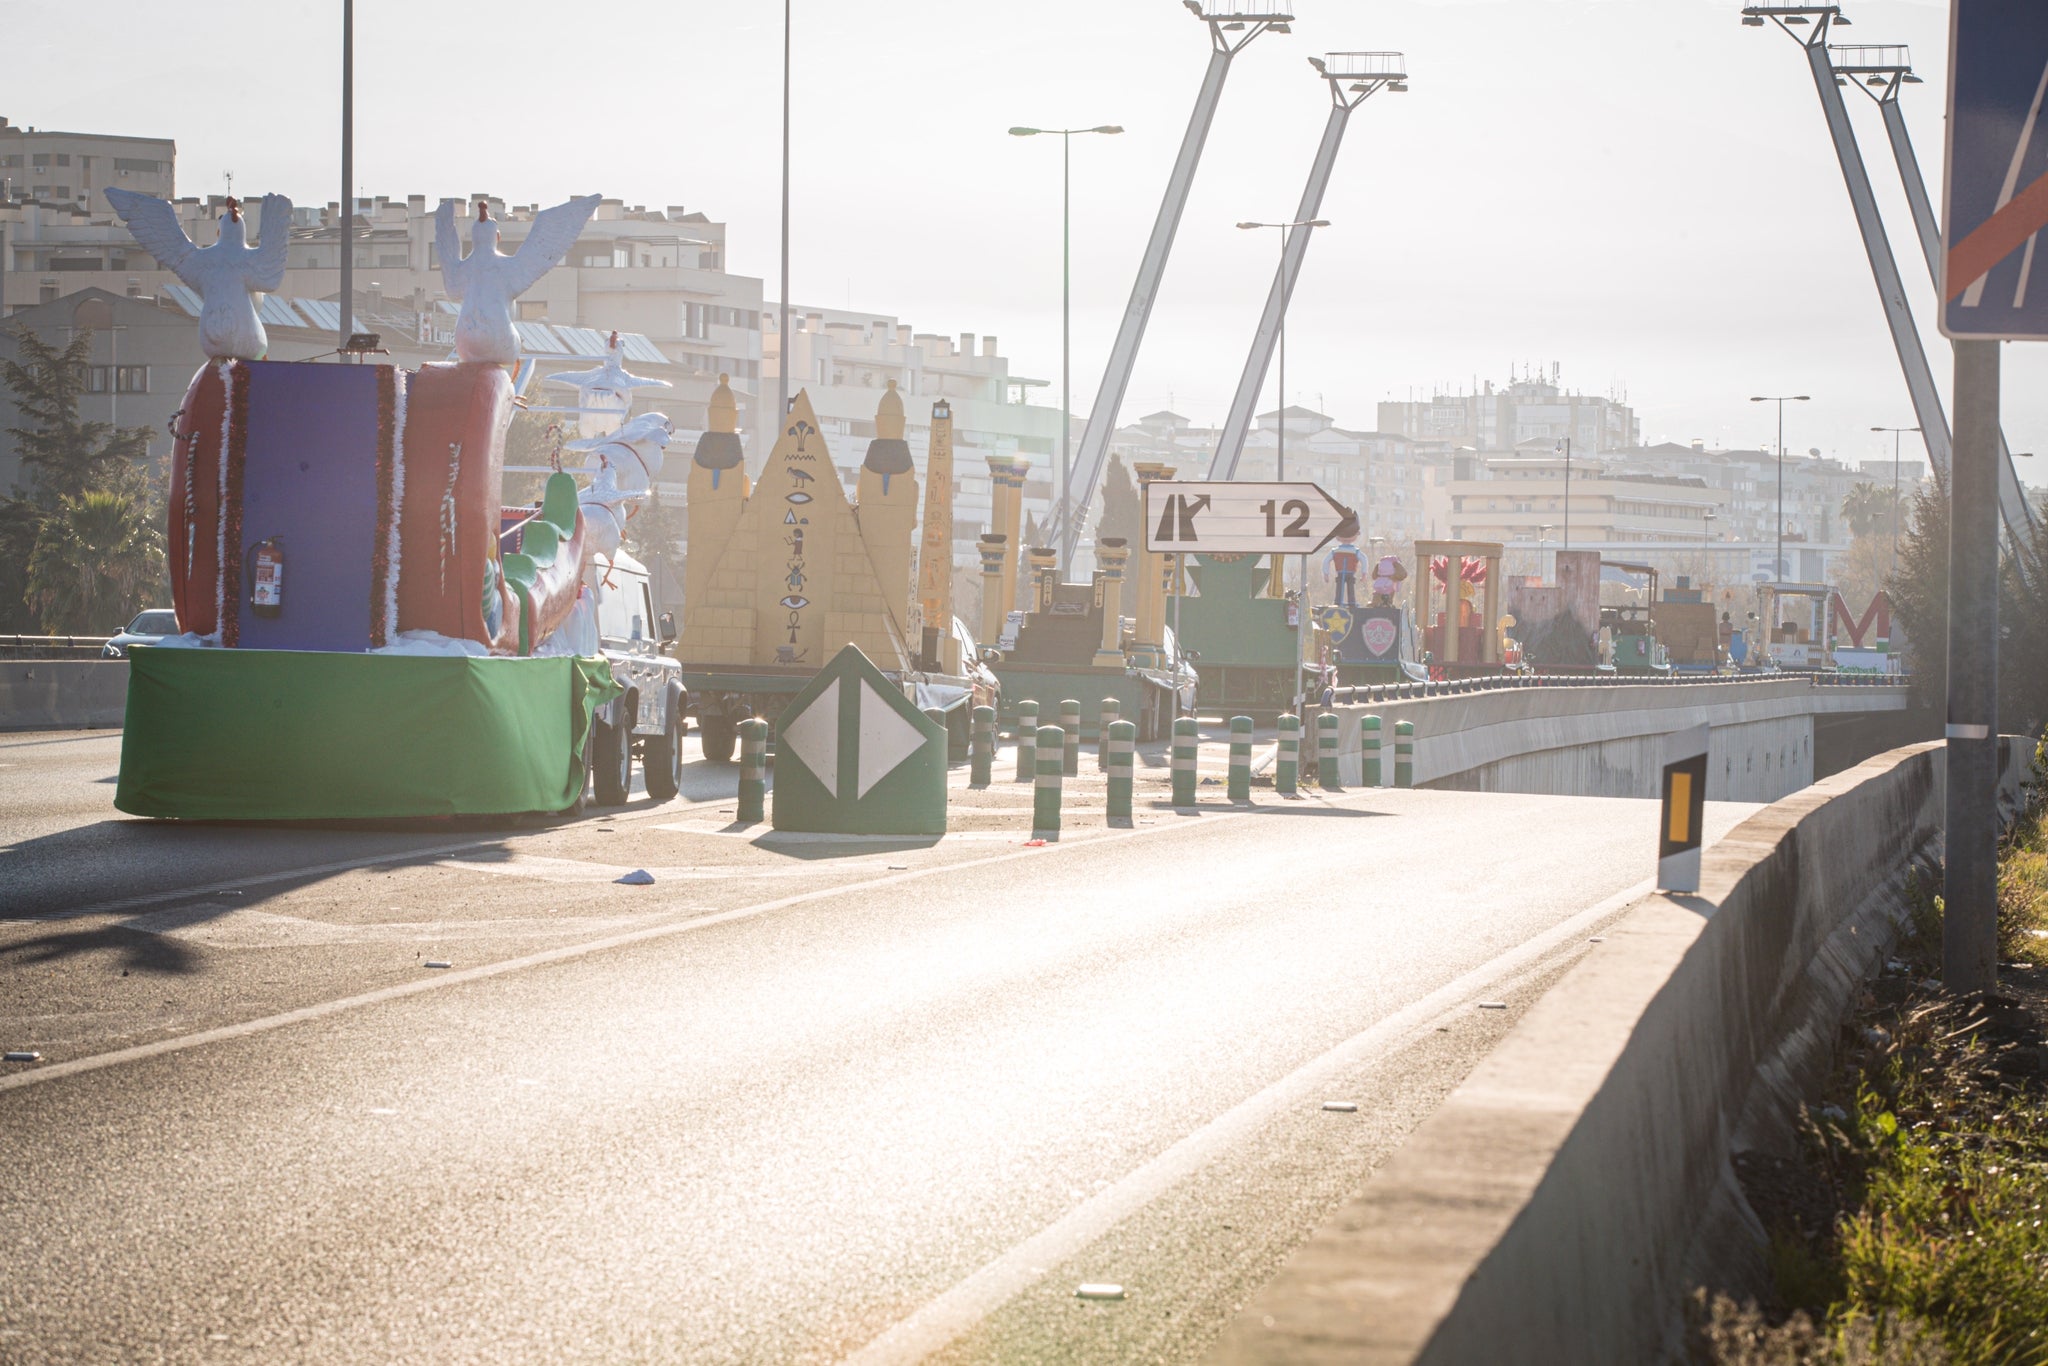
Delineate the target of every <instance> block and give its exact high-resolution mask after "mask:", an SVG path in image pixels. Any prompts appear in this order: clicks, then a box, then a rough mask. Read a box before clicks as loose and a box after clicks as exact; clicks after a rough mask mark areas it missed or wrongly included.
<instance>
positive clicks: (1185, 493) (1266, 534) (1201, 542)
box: [1145, 481, 1353, 555]
mask: <svg viewBox="0 0 2048 1366" xmlns="http://www.w3.org/2000/svg"><path fill="white" fill-rule="evenodd" d="M1352 515H1353V513H1352V511H1351V509H1350V508H1347V507H1345V506H1344V505H1343V504H1342V503H1340V502H1338V501H1337V500H1336V499H1335V498H1332V497H1331V496H1330V495H1329V494H1327V493H1325V492H1323V490H1322V489H1321V488H1320V487H1318V486H1317V485H1315V484H1307V483H1302V484H1240V483H1235V482H1230V481H1218V482H1212V483H1171V482H1165V481H1161V482H1158V483H1152V484H1147V485H1145V549H1147V550H1164V551H1188V550H1208V551H1214V552H1216V553H1218V554H1225V555H1306V554H1309V553H1310V552H1312V551H1315V550H1319V549H1321V548H1322V547H1323V546H1324V545H1325V544H1326V543H1328V542H1329V541H1330V540H1331V539H1332V538H1333V537H1335V536H1336V534H1337V528H1338V527H1340V526H1342V525H1343V524H1344V521H1345V519H1346V518H1348V517H1350V516H1352Z"/></svg>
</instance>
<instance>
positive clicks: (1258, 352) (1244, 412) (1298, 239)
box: [1209, 52, 1408, 479]
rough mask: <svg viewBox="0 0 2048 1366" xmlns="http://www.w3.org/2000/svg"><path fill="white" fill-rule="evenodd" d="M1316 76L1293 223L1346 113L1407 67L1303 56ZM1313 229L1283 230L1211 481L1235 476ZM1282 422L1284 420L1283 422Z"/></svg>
mask: <svg viewBox="0 0 2048 1366" xmlns="http://www.w3.org/2000/svg"><path fill="white" fill-rule="evenodd" d="M1308 63H1309V65H1310V66H1312V67H1314V68H1315V71H1316V74H1317V75H1318V76H1319V77H1321V78H1322V80H1323V82H1324V83H1325V84H1326V85H1328V86H1329V88H1330V117H1329V119H1328V120H1327V121H1326V122H1325V123H1324V124H1323V140H1322V143H1321V144H1320V145H1319V146H1318V147H1317V148H1316V158H1315V161H1314V162H1312V163H1311V164H1310V166H1309V172H1308V183H1307V184H1306V185H1305V186H1304V187H1303V188H1302V191H1301V203H1300V205H1299V206H1298V207H1297V208H1296V209H1295V211H1294V221H1295V222H1297V223H1302V224H1308V223H1309V222H1310V221H1311V220H1312V219H1314V218H1315V217H1316V215H1317V214H1319V213H1320V212H1322V207H1323V191H1324V190H1325V189H1327V188H1328V187H1329V184H1330V173H1331V171H1332V170H1334V169H1335V167H1336V165H1337V149H1338V148H1339V147H1340V146H1342V145H1343V142H1344V129H1345V127H1346V126H1347V125H1348V124H1349V123H1350V120H1351V111H1352V110H1354V109H1356V108H1358V106H1359V105H1361V104H1363V103H1365V102H1366V101H1367V100H1369V99H1371V98H1372V97H1373V96H1374V95H1376V94H1378V93H1379V92H1380V91H1382V90H1393V91H1395V92H1397V93H1398V92H1401V91H1405V90H1407V88H1408V66H1407V62H1406V61H1405V60H1404V59H1403V57H1402V55H1401V54H1400V53H1398V52H1331V53H1328V54H1326V55H1324V56H1322V57H1311V58H1309V59H1308ZM1314 231H1315V230H1314V228H1313V227H1307V226H1304V227H1303V228H1302V229H1301V230H1299V231H1296V232H1290V233H1288V234H1287V242H1286V250H1285V252H1284V253H1283V254H1282V256H1281V259H1280V265H1279V267H1278V269H1276V270H1275V271H1274V273H1273V287H1272V288H1271V289H1270V290H1268V291H1267V293H1266V311H1265V312H1264V313H1262V314H1260V315H1259V330H1258V331H1257V332H1255V333H1253V334H1252V350H1251V354H1250V355H1249V356H1247V357H1246V358H1245V363H1244V373H1243V374H1242V375H1240V376H1239V377H1238V381H1237V393H1236V395H1235V396H1233V397H1232V399H1231V400H1230V415H1229V416H1228V417H1227V418H1225V419H1224V422H1223V434H1222V436H1221V437H1220V438H1219V439H1218V440H1217V442H1216V454H1215V457H1214V458H1213V459H1212V460H1211V461H1210V462H1209V477H1210V478H1211V479H1235V478H1236V477H1237V462H1238V458H1239V457H1240V456H1241V455H1243V453H1244V442H1245V437H1246V436H1247V435H1248V434H1249V433H1250V432H1251V425H1252V418H1253V415H1254V413H1255V412H1256V410H1257V408H1258V405H1259V391H1260V390H1262V389H1264V388H1265V387H1266V370H1267V368H1268V367H1269V366H1270V365H1272V363H1273V349H1274V345H1275V343H1276V342H1277V341H1278V339H1279V336H1280V329H1281V327H1282V325H1283V320H1284V319H1285V318H1286V316H1287V304H1288V301H1289V300H1290V299H1291V298H1292V297H1293V294H1294V282H1295V281H1296V280H1298V279H1300V278H1301V265H1302V262H1303V261H1304V260H1306V259H1307V257H1308V243H1309V238H1310V236H1311V235H1312V234H1313V233H1314ZM1280 408H1281V411H1282V412H1283V413H1284V412H1285V411H1286V408H1287V396H1286V395H1285V394H1282V395H1281V396H1280ZM1283 425H1284V423H1283Z"/></svg>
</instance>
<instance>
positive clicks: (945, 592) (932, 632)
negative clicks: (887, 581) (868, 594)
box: [917, 399, 961, 674]
mask: <svg viewBox="0 0 2048 1366" xmlns="http://www.w3.org/2000/svg"><path fill="white" fill-rule="evenodd" d="M917 600H918V611H919V613H920V614H921V615H922V617H923V621H924V649H925V653H926V654H927V656H929V657H931V659H932V662H934V663H936V664H937V665H938V667H939V669H940V671H941V672H944V673H949V674H957V673H959V672H960V669H961V660H960V642H959V639H958V638H957V637H955V636H954V634H953V405H952V404H950V403H948V402H946V400H944V399H940V400H939V401H938V402H937V403H934V404H933V405H932V439H931V446H930V448H929V449H928V450H927V451H926V453H925V458H924V536H923V539H922V540H921V541H920V542H919V547H918V554H917Z"/></svg>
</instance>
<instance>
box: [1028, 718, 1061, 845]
mask: <svg viewBox="0 0 2048 1366" xmlns="http://www.w3.org/2000/svg"><path fill="white" fill-rule="evenodd" d="M1036 748H1037V750H1038V772H1037V774H1036V775H1035V777H1034V781H1035V782H1036V783H1037V784H1038V786H1037V787H1036V788H1035V789H1034V790H1033V792H1032V794H1031V837H1032V838H1033V839H1041V840H1056V839H1058V838H1059V837H1060V789H1061V785H1062V784H1063V783H1064V782H1065V776H1064V775H1063V774H1061V772H1060V763H1061V759H1062V756H1063V755H1064V754H1065V753H1066V748H1067V736H1066V732H1065V731H1063V730H1061V729H1060V728H1059V727H1058V726H1040V727H1039V728H1038V743H1037V746H1036Z"/></svg>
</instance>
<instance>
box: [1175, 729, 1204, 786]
mask: <svg viewBox="0 0 2048 1366" xmlns="http://www.w3.org/2000/svg"><path fill="white" fill-rule="evenodd" d="M1198 744H1200V739H1199V733H1198V728H1197V726H1196V723H1195V718H1194V717H1192V716H1176V717H1175V718H1174V719H1173V759H1172V763H1173V804H1174V805H1175V806H1193V805H1194V804H1195V750H1196V746H1197V745H1198Z"/></svg>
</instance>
